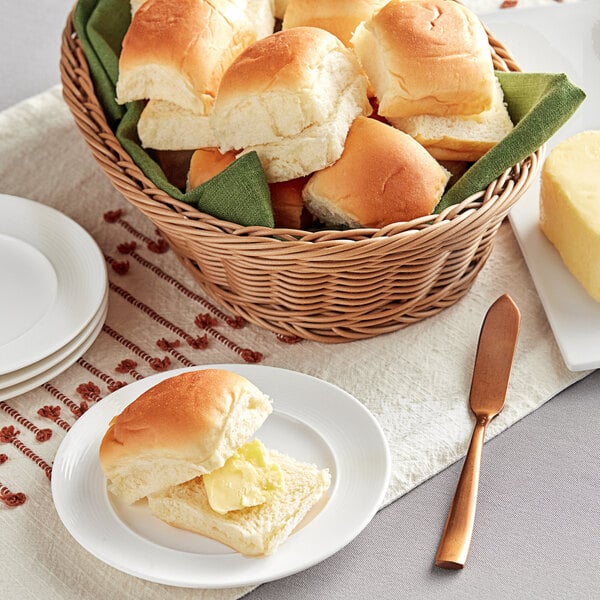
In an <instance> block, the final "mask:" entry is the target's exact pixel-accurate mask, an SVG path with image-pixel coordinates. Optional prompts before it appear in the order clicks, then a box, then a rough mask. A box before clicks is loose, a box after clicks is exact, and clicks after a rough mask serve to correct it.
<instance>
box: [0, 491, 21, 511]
mask: <svg viewBox="0 0 600 600" xmlns="http://www.w3.org/2000/svg"><path fill="white" fill-rule="evenodd" d="M0 500H2V502H4V504H6V506H8V507H9V508H15V506H21V504H25V501H26V500H27V496H26V495H25V494H23V492H18V493H16V494H13V493H12V492H8V493H3V494H0Z"/></svg>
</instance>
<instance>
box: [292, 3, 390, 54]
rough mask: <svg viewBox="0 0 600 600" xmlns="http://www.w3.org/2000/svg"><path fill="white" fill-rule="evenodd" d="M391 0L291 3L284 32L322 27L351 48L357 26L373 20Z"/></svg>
mask: <svg viewBox="0 0 600 600" xmlns="http://www.w3.org/2000/svg"><path fill="white" fill-rule="evenodd" d="M387 2H388V0H354V1H353V2H348V0H290V1H289V3H288V7H287V10H286V12H285V17H284V18H283V24H282V28H283V29H289V28H290V27H302V26H308V27H320V28H321V29H325V30H326V31H329V32H330V33H333V35H335V36H336V37H337V38H339V39H340V40H341V41H342V42H343V43H344V45H346V46H350V38H351V37H352V34H353V33H354V30H355V29H356V27H357V26H358V25H359V24H360V23H361V22H362V21H366V20H367V19H369V18H370V17H371V16H372V15H373V13H375V12H377V11H378V10H379V9H380V8H381V7H382V6H384V5H385V4H387Z"/></svg>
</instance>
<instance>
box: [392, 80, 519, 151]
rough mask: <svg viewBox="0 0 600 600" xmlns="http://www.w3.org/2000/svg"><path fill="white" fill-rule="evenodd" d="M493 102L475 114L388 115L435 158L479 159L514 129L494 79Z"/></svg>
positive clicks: (395, 124)
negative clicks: (446, 115) (452, 115)
mask: <svg viewBox="0 0 600 600" xmlns="http://www.w3.org/2000/svg"><path fill="white" fill-rule="evenodd" d="M495 83H496V86H495V94H494V103H493V104H492V107H491V108H490V109H489V110H484V111H483V112H482V113H479V114H478V115H458V116H454V117H439V116H436V115H419V116H413V117H400V118H394V117H389V118H388V121H389V122H390V123H391V124H392V125H393V126H394V127H397V128H398V129H401V130H402V131H404V132H405V133H408V134H409V135H410V136H412V137H413V138H415V140H417V142H419V143H420V144H421V145H422V146H424V147H425V148H426V149H427V151H428V152H429V153H430V154H431V156H433V157H434V158H436V159H437V160H441V161H445V160H449V161H468V162H474V161H476V160H479V159H480V158H481V157H482V156H483V155H484V154H485V153H486V152H487V151H488V150H490V149H491V148H493V147H494V146H495V145H496V144H497V143H498V142H500V141H502V140H503V139H504V138H505V137H506V136H507V135H508V134H509V133H510V132H511V131H512V129H513V123H512V121H511V118H510V115H509V114H508V108H507V106H506V103H505V102H504V93H503V91H502V87H501V86H500V82H499V81H498V79H496V80H495Z"/></svg>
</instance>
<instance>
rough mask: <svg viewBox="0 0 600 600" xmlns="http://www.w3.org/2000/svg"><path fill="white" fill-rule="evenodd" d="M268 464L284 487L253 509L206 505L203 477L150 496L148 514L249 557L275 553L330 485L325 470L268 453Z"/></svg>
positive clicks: (327, 472) (274, 452)
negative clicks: (224, 508)
mask: <svg viewBox="0 0 600 600" xmlns="http://www.w3.org/2000/svg"><path fill="white" fill-rule="evenodd" d="M266 460H267V463H268V464H269V465H272V466H274V467H275V468H278V469H279V470H280V472H281V475H282V481H283V485H281V486H276V487H275V488H274V489H273V490H272V492H271V493H270V497H269V499H268V500H267V501H266V502H264V503H262V504H258V505H256V506H249V507H246V508H243V509H241V510H231V511H228V512H226V513H224V514H222V513H220V512H217V511H215V510H213V508H212V507H211V505H210V503H209V497H208V495H207V492H206V486H205V483H204V478H203V477H197V478H195V479H193V480H191V481H188V482H186V483H183V484H181V485H178V486H175V487H172V488H169V489H167V490H164V491H162V492H159V493H157V494H152V495H150V496H149V497H148V506H149V507H150V511H151V513H152V514H153V515H154V516H155V517H157V518H159V519H161V520H162V521H164V522H166V523H169V524H170V525H173V526H175V527H178V528H180V529H186V530H189V531H195V532H196V533H200V534H202V535H205V536H207V537H210V538H213V539H215V540H217V541H219V542H221V543H223V544H226V545H228V546H230V547H231V548H233V549H234V550H237V551H238V552H241V553H242V554H245V555H248V556H262V555H269V554H273V552H275V550H277V548H278V547H279V546H280V545H281V544H282V543H283V542H284V541H285V540H286V539H287V538H288V537H289V535H290V534H291V533H292V532H293V530H294V528H295V527H296V526H297V525H298V524H299V523H300V522H301V521H302V519H303V518H304V517H305V515H306V514H307V513H308V512H309V511H310V510H311V509H312V508H313V506H315V504H317V502H318V501H319V500H320V499H321V498H322V497H323V495H324V494H325V492H326V491H327V489H328V488H329V486H330V484H331V475H330V473H329V471H328V470H327V469H321V470H320V469H318V468H317V467H316V466H315V465H312V464H309V463H305V462H301V461H298V460H295V459H294V458H291V457H289V456H286V455H285V454H281V453H280V452H277V451H275V450H268V449H266Z"/></svg>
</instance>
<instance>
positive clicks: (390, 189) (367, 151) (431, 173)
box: [303, 117, 450, 228]
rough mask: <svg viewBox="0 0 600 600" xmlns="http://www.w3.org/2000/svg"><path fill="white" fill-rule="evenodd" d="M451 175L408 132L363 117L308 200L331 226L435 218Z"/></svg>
mask: <svg viewBox="0 0 600 600" xmlns="http://www.w3.org/2000/svg"><path fill="white" fill-rule="evenodd" d="M449 176H450V174H449V173H448V172H447V171H446V170H445V169H443V168H442V167H441V166H440V165H439V164H438V163H437V161H436V160H435V159H434V158H432V157H431V155H430V154H429V153H428V152H427V150H425V148H423V147H422V146H421V145H420V144H419V143H418V142H416V141H415V140H414V139H413V138H411V137H410V136H409V135H407V134H406V133H403V132H402V131H400V130H398V129H395V128H394V127H392V126H391V125H386V124H385V123H382V122H381V121H378V120H376V119H371V118H366V117H358V118H357V119H356V120H355V121H354V123H353V124H352V127H351V128H350V132H349V133H348V138H347V139H346V147H345V149H344V152H343V154H342V156H341V158H340V159H339V160H338V161H337V162H336V163H335V164H333V165H332V166H330V167H327V168H326V169H323V170H322V171H319V172H317V173H315V174H314V175H313V176H312V177H311V178H310V179H309V181H308V183H307V184H306V186H305V187H304V191H303V197H304V202H305V203H306V205H307V207H308V209H309V210H310V211H311V212H312V213H313V214H314V215H316V216H317V217H318V218H319V219H320V220H321V221H322V222H323V223H325V224H327V225H330V226H346V227H350V228H357V227H378V228H379V227H383V226H384V225H388V224H390V223H395V222H398V221H410V220H412V219H415V218H417V217H421V216H424V215H428V214H430V213H431V212H432V211H433V209H434V208H435V206H436V204H437V203H438V202H439V200H440V198H441V196H442V193H443V191H444V188H445V186H446V183H447V182H448V179H449Z"/></svg>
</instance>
